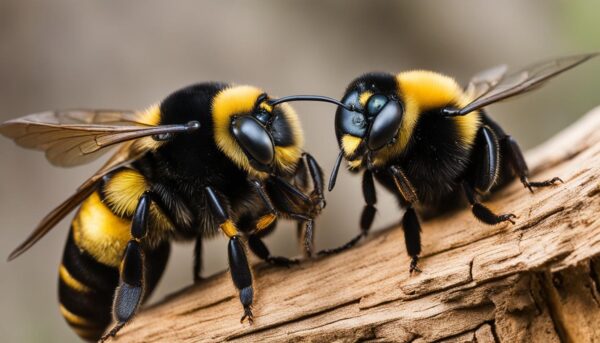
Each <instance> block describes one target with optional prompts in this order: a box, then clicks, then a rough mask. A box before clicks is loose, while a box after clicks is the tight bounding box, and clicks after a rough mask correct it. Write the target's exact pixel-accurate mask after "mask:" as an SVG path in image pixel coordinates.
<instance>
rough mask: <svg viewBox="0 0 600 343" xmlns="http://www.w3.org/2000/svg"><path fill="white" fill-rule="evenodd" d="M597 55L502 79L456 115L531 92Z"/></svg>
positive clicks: (546, 64) (560, 61)
mask: <svg viewBox="0 0 600 343" xmlns="http://www.w3.org/2000/svg"><path fill="white" fill-rule="evenodd" d="M596 55H598V53H591V54H584V55H577V56H568V57H563V58H558V59H555V60H552V61H547V62H542V63H538V64H534V65H532V66H530V67H529V68H525V69H523V70H521V71H519V72H516V73H513V74H510V75H507V76H505V77H502V78H501V79H500V80H499V82H497V83H496V84H494V85H492V86H491V87H489V88H488V89H487V91H485V92H482V94H480V95H479V97H477V98H476V99H475V100H473V101H472V102H471V103H469V104H468V105H466V106H465V107H463V108H461V109H460V110H459V111H458V112H457V113H456V114H457V115H465V114H467V113H470V112H473V111H475V110H478V109H480V108H482V107H485V106H487V105H490V104H493V103H495V102H498V101H501V100H504V99H507V98H510V97H513V96H515V95H519V94H523V93H525V92H529V91H531V90H533V89H536V88H537V87H539V86H541V85H543V84H544V82H546V81H547V80H549V79H551V78H553V77H554V76H556V75H558V74H560V73H562V72H564V71H567V70H569V69H571V68H573V67H575V66H577V65H579V64H581V63H583V62H585V61H587V60H589V59H590V58H592V57H594V56H596ZM490 70H493V69H490ZM493 74H494V72H492V73H490V75H493ZM478 75H480V74H478ZM481 83H482V82H481V81H480V82H476V84H481ZM483 84H485V82H483Z"/></svg>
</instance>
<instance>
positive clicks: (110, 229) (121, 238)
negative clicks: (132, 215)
mask: <svg viewBox="0 0 600 343" xmlns="http://www.w3.org/2000/svg"><path fill="white" fill-rule="evenodd" d="M130 226H131V222H130V221H129V220H125V219H122V218H120V217H117V216H116V215H115V214H113V213H112V212H111V210H110V209H109V208H108V207H106V205H105V204H103V203H102V201H101V200H100V196H99V195H98V192H95V193H93V194H92V195H90V197H89V198H87V199H86V200H85V201H84V202H83V204H82V205H81V208H80V209H79V212H78V213H77V216H76V217H75V220H74V221H73V238H74V239H75V244H77V246H78V247H79V248H80V249H83V250H85V251H86V252H87V253H89V254H90V255H92V257H93V258H94V259H95V260H96V261H98V262H100V263H102V264H105V265H107V266H111V267H115V268H117V267H118V266H119V263H120V262H121V256H122V255H123V251H124V250H125V246H126V245H127V242H128V241H129V239H130V238H131V229H130Z"/></svg>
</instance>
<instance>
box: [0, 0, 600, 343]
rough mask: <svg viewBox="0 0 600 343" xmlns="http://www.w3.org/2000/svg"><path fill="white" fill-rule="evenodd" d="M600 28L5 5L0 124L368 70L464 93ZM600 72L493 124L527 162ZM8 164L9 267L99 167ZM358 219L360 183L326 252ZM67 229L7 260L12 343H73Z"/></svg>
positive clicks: (213, 8)
mask: <svg viewBox="0 0 600 343" xmlns="http://www.w3.org/2000/svg"><path fill="white" fill-rule="evenodd" d="M599 13H600V4H599V3H598V2H591V1H589V2H588V1H581V2H579V1H562V2H559V1H542V0H539V1H528V2H524V1H517V0H515V1H502V2H499V1H445V2H436V1H414V2H408V1H406V2H391V1H362V2H359V1H303V2H291V1H275V0H273V1H260V2H258V1H218V2H217V1H214V2H200V1H176V2H174V1H172V2H170V1H163V2H155V1H141V0H137V1H123V2H121V1H119V2H117V1H95V2H88V1H85V2H84V1H70V0H55V1H46V0H35V1H18V0H2V1H0V119H1V120H2V121H4V120H7V119H10V118H13V117H17V116H22V115H25V114H28V113H32V112H36V111H41V110H47V109H63V108H73V107H89V108H94V107H98V108H126V109H127V108H131V109H141V108H144V107H145V106H147V105H149V104H151V103H153V102H156V101H158V100H160V99H162V98H163V97H164V96H166V95H167V94H169V93H170V92H172V91H173V90H176V89H178V88H180V87H182V86H185V85H188V84H190V83H194V82H198V81H207V80H221V81H233V82H236V83H242V84H244V83H247V84H252V85H257V86H260V87H263V88H264V89H265V90H266V91H268V92H270V93H271V94H273V95H280V96H282V95H288V94H298V93H314V94H323V95H329V96H333V97H336V98H339V97H340V96H341V95H342V92H343V90H344V88H345V87H346V84H347V83H348V82H349V81H350V80H352V79H353V78H354V77H356V76H358V75H359V74H361V73H364V72H366V71H372V70H384V71H391V72H398V71H402V70H405V69H411V68H425V69H433V70H437V71H441V72H444V73H447V74H450V75H454V76H456V77H457V79H458V80H459V81H460V82H463V83H464V82H466V81H467V80H468V78H469V76H470V75H471V74H473V73H475V72H477V71H479V70H480V69H484V68H487V67H490V66H493V65H496V64H500V63H508V64H510V65H513V66H517V67H518V66H523V65H527V64H529V63H531V62H534V61H537V60H540V59H546V58H549V57H556V56H561V55H567V54H573V53H580V52H587V51H592V50H598V49H599V48H600V42H599V41H598V39H599V38H598V37H600V25H598V20H599V18H598V15H599ZM599 72H600V60H595V61H592V62H590V63H588V64H586V65H584V66H582V67H579V68H577V69H575V70H573V71H571V72H569V73H567V74H566V75H564V76H561V77H560V78H559V79H557V80H554V82H552V83H551V84H550V85H549V86H547V87H545V88H544V89H543V90H541V91H538V92H536V93H534V94H531V95H528V96H526V97H521V98H519V99H516V100H514V101H510V102H508V103H505V104H501V105H496V106H493V107H492V108H491V113H492V115H493V116H494V117H495V118H496V119H497V120H498V121H499V122H500V123H501V124H503V125H504V127H505V128H506V130H507V131H508V132H510V133H512V134H513V135H514V136H515V137H516V138H517V139H518V140H519V141H520V142H521V143H522V145H524V146H525V147H531V146H533V145H535V144H537V143H539V142H541V141H543V140H544V139H546V138H547V137H549V136H551V135H552V134H553V133H555V132H557V131H559V130H560V129H561V128H563V127H565V126H567V125H568V124H569V123H571V122H573V121H575V120H576V119H577V118H578V117H579V116H581V115H583V114H584V113H585V112H587V111H588V110H590V109H591V108H593V107H594V106H596V105H598V104H600V96H599V95H598V93H599V90H600V78H598V75H600V73H599ZM294 105H295V107H296V109H297V110H298V112H299V113H300V114H301V119H302V120H303V125H304V129H305V132H306V136H307V140H306V141H307V143H306V149H307V150H309V151H311V152H312V153H313V154H314V155H315V156H316V158H317V159H318V160H319V161H320V163H321V164H322V165H323V167H324V169H325V171H326V173H327V174H328V173H329V171H330V170H331V166H332V164H333V161H334V158H335V155H336V153H337V147H336V144H335V139H334V134H333V112H334V108H333V107H332V106H330V105H327V104H315V103H312V104H294ZM0 156H1V157H2V159H1V162H0V257H2V258H4V257H5V256H7V255H8V254H9V252H10V251H11V250H12V249H13V248H14V247H15V246H16V245H17V244H18V243H20V242H21V241H22V240H23V239H24V238H25V237H26V236H27V235H28V233H29V232H30V231H31V230H32V228H34V226H35V225H36V224H37V222H38V221H39V220H40V218H42V217H43V216H44V215H45V214H46V213H47V212H48V211H49V210H51V209H52V208H53V207H54V206H55V205H57V204H58V203H59V202H60V201H61V200H63V199H64V198H66V197H67V196H68V195H70V194H71V192H72V191H73V190H74V189H75V187H76V186H78V185H79V184H80V183H81V182H82V181H83V180H84V179H85V178H86V177H87V176H89V175H90V174H91V173H92V172H94V171H95V168H97V167H98V163H96V164H95V165H91V166H84V167H79V168H75V169H58V168H53V167H51V166H50V165H49V164H48V163H47V162H46V161H45V159H44V158H43V155H42V154H40V153H38V152H32V151H26V150H23V149H21V148H18V147H16V146H15V145H13V144H12V143H11V142H10V141H9V140H6V139H4V138H1V139H0ZM379 199H380V200H379V214H378V217H377V221H376V223H375V227H382V226H385V225H387V224H391V223H394V222H397V221H398V220H399V218H400V212H399V210H398V209H397V208H396V206H395V204H394V202H393V201H392V200H391V197H390V196H389V195H387V194H384V192H380V198H379ZM361 209H362V197H361V195H360V187H359V179H358V178H352V177H350V176H349V175H348V174H347V173H345V172H344V171H341V174H340V177H339V180H338V185H337V187H336V189H335V191H334V192H333V193H331V194H328V207H327V209H326V211H325V212H324V213H323V215H322V216H321V217H320V218H319V220H318V232H317V244H318V247H319V248H324V247H332V246H336V245H338V244H340V243H342V242H345V241H346V240H347V239H349V238H350V237H351V236H352V235H354V234H355V233H356V232H357V230H358V219H359V215H360V211H361ZM69 218H70V217H69ZM67 228H68V222H67V221H66V220H65V221H64V222H63V223H61V224H60V225H59V226H58V227H57V228H56V229H55V230H54V231H53V232H51V233H50V234H49V235H48V236H47V237H46V238H45V239H44V240H42V241H41V242H39V243H38V244H37V245H36V246H35V247H34V248H33V249H32V250H31V251H29V252H28V253H27V254H25V255H24V256H22V257H20V258H19V259H17V260H16V261H13V262H11V263H4V262H1V261H0V274H1V275H2V278H1V281H0V305H1V306H0V337H1V338H0V339H1V340H2V341H3V342H58V341H61V342H74V341H77V338H76V336H75V335H74V334H73V333H72V332H71V331H70V329H69V328H68V327H67V325H66V324H65V323H64V322H63V319H62V317H61V316H60V314H59V311H58V307H57V296H56V284H57V269H58V266H59V263H60V258H61V254H62V249H63V244H64V241H65V237H66V234H67ZM267 241H268V243H269V244H270V246H271V247H272V250H273V251H274V252H275V253H276V254H282V255H288V256H293V255H296V254H298V250H297V245H296V241H295V230H294V229H293V227H292V226H291V225H289V224H287V223H286V225H281V227H280V228H279V230H278V231H277V232H276V233H275V234H274V235H272V236H271V237H269V239H268V240H267ZM225 244H226V241H225V240H224V239H222V238H221V239H216V240H213V241H211V242H210V243H209V244H208V245H207V247H206V251H205V272H204V274H205V275H210V274H213V273H215V272H218V271H222V270H224V269H226V262H225V258H226V251H225V246H226V245H225ZM398 246H399V247H402V246H403V243H401V242H399V244H398ZM191 252H192V245H190V244H188V245H178V246H176V248H175V252H174V254H173V255H172V258H171V260H170V263H169V266H168V269H167V272H166V274H165V276H164V278H163V281H162V282H161V284H160V286H159V289H158V292H157V293H156V294H155V296H154V297H153V299H154V300H156V299H160V298H162V297H163V296H164V295H165V294H168V293H170V292H173V291H175V290H177V289H180V288H181V287H184V286H186V285H189V284H190V283H191V275H192V274H191V265H192V254H191ZM258 277H260V275H258ZM232 292H234V290H233V287H232ZM260 301H266V299H260Z"/></svg>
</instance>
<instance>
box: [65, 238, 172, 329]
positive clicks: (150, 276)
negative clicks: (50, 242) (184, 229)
mask: <svg viewBox="0 0 600 343" xmlns="http://www.w3.org/2000/svg"><path fill="white" fill-rule="evenodd" d="M169 252H170V245H169V244H168V243H167V242H165V243H163V244H161V245H160V246H159V247H157V248H156V249H154V250H148V251H147V255H146V278H147V280H146V281H147V288H146V294H145V295H144V298H146V299H147V298H148V296H149V295H150V294H151V293H152V290H153V289H154V288H155V286H156V284H157V283H158V281H159V280H160V277H161V276H162V273H163V271H164V268H165V266H166V264H167V261H168V258H169ZM118 282H119V270H118V269H117V268H114V267H110V266H107V265H104V264H102V263H100V262H98V261H96V260H95V259H94V258H93V257H92V256H91V255H90V254H88V253H87V252H85V251H83V250H81V249H80V248H79V247H77V245H76V243H75V240H74V239H73V230H72V229H71V230H70V231H69V237H68V239H67V243H66V245H65V250H64V253H63V260H62V264H61V266H60V271H59V281H58V298H59V302H60V310H61V314H62V315H63V317H64V318H65V320H66V321H67V323H68V324H69V325H70V326H71V328H72V329H73V330H74V331H75V333H77V335H79V337H81V338H82V339H84V340H89V341H97V340H98V339H99V338H100V337H101V336H102V334H103V333H104V332H105V330H106V329H107V328H108V326H109V325H110V323H111V322H112V314H111V313H112V311H111V308H112V304H113V296H114V292H115V289H116V288H117V285H118Z"/></svg>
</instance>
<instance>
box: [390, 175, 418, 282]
mask: <svg viewBox="0 0 600 343" xmlns="http://www.w3.org/2000/svg"><path fill="white" fill-rule="evenodd" d="M389 173H390V175H391V176H392V178H393V179H394V183H395V184H396V188H397V189H398V192H399V193H400V195H401V196H402V198H403V199H404V202H405V203H406V204H407V208H406V212H404V216H403V217H402V228H403V229H404V243H405V244H406V252H407V253H408V256H410V258H411V260H410V267H409V272H410V273H411V274H412V273H414V272H420V271H421V270H420V269H419V267H418V262H419V255H420V254H421V224H420V223H419V217H417V213H416V212H415V210H414V208H413V204H415V203H416V202H418V200H419V198H418V195H417V191H416V189H415V188H414V186H413V185H412V183H411V182H410V180H409V179H408V177H407V176H406V174H404V171H403V170H402V169H401V168H400V167H399V166H391V167H390V168H389Z"/></svg>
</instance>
